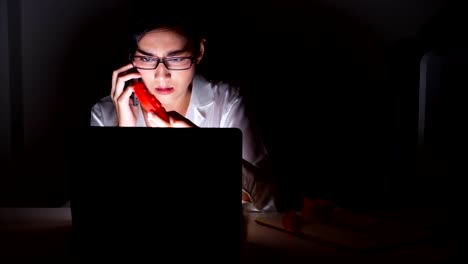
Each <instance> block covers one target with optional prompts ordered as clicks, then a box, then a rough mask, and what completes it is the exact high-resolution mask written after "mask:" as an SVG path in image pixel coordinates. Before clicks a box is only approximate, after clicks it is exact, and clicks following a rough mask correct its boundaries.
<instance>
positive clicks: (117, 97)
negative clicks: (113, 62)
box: [110, 63, 141, 126]
mask: <svg viewBox="0 0 468 264" xmlns="http://www.w3.org/2000/svg"><path fill="white" fill-rule="evenodd" d="M132 68H133V65H132V64H131V63H129V64H127V65H125V66H123V67H122V68H120V69H117V70H115V71H114V72H113V74H112V89H111V94H110V96H111V98H112V101H113V102H114V105H115V109H116V112H117V117H118V122H119V123H118V125H119V126H135V125H136V121H137V116H138V107H137V106H134V105H133V100H132V98H130V96H131V95H132V92H133V86H128V87H127V88H126V89H125V90H124V88H125V82H127V81H129V80H132V79H138V78H141V74H140V73H138V72H132V73H128V71H129V70H131V69H132Z"/></svg>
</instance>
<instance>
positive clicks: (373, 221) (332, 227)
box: [255, 209, 431, 253]
mask: <svg viewBox="0 0 468 264" xmlns="http://www.w3.org/2000/svg"><path fill="white" fill-rule="evenodd" d="M301 213H302V212H298V216H300V215H301ZM284 216H285V214H276V215H273V214H272V215H262V216H259V217H257V218H256V219H255V222H256V223H258V224H261V225H265V226H269V227H272V228H274V229H277V230H283V231H288V232H290V230H287V228H285V227H284V225H283V222H284V221H283V218H284ZM296 235H298V236H299V237H301V238H303V239H306V240H309V241H312V242H314V243H319V244H322V245H325V246H330V247H336V248H340V249H345V250H347V249H349V250H357V251H362V252H367V253H376V252H379V251H385V250H392V249H396V248H402V247H405V246H411V245H413V244H416V243H418V242H422V241H424V240H427V239H430V238H431V233H430V232H429V231H428V230H424V229H422V228H420V227H417V226H415V225H412V224H408V223H403V222H398V221H392V220H387V219H384V218H378V217H375V216H371V215H366V214H363V213H358V212H353V211H350V210H348V209H335V210H334V211H333V213H332V216H331V218H330V219H329V221H327V222H322V223H320V222H312V223H311V222H309V223H304V225H303V226H302V229H301V232H300V233H299V234H296Z"/></svg>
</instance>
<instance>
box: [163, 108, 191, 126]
mask: <svg viewBox="0 0 468 264" xmlns="http://www.w3.org/2000/svg"><path fill="white" fill-rule="evenodd" d="M167 115H168V117H169V123H170V125H171V127H182V128H184V127H196V125H195V124H194V123H192V122H191V121H190V120H188V119H187V118H185V117H184V116H182V115H181V114H179V113H178V112H176V111H169V112H167Z"/></svg>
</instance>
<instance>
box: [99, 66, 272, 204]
mask: <svg viewBox="0 0 468 264" xmlns="http://www.w3.org/2000/svg"><path fill="white" fill-rule="evenodd" d="M142 113H143V111H141V109H140V110H139V113H138V118H137V126H146V123H145V121H144V117H143V114H142ZM185 117H186V118H187V119H189V120H190V121H192V122H193V123H194V124H195V125H197V126H199V127H236V128H239V129H241V130H242V134H243V136H242V141H243V146H242V151H243V153H242V157H243V159H244V166H243V169H242V171H243V176H242V179H243V180H242V188H243V190H244V191H245V192H247V193H248V194H249V196H250V197H251V200H252V201H253V207H254V208H256V209H258V210H276V206H275V204H274V196H273V184H272V183H271V182H267V181H265V179H264V176H259V175H260V173H262V171H263V169H264V168H263V166H264V165H263V164H268V162H269V157H268V153H267V150H266V148H265V146H264V144H263V141H262V138H261V135H260V132H259V130H258V128H257V127H256V126H255V124H254V123H253V122H251V119H249V115H248V114H247V112H246V108H245V104H244V100H243V98H242V96H241V94H240V90H239V88H238V87H235V86H232V85H229V84H227V83H222V82H219V83H214V82H209V81H207V80H206V79H205V78H203V77H202V76H200V75H195V77H194V80H193V83H192V95H191V98H190V103H189V106H188V109H187V112H186V114H185ZM117 125H118V120H117V115H116V113H115V107H114V104H113V102H112V100H111V98H110V96H106V97H104V98H102V99H101V100H99V101H98V102H97V103H96V104H95V105H94V106H93V107H92V109H91V126H117ZM246 162H247V163H250V164H251V165H253V166H249V164H245V163H246ZM265 162H266V163H265ZM267 166H269V165H267ZM260 177H263V179H262V180H260V179H259V178H260ZM267 180H271V176H270V179H267Z"/></svg>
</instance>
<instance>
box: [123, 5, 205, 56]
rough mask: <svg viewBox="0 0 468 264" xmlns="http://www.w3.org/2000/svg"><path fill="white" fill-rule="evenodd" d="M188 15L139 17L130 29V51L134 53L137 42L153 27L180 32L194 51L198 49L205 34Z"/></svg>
mask: <svg viewBox="0 0 468 264" xmlns="http://www.w3.org/2000/svg"><path fill="white" fill-rule="evenodd" d="M199 26H200V25H199V24H198V23H196V21H195V20H194V19H192V18H191V16H190V15H187V14H177V15H159V14H158V15H155V16H153V17H150V18H148V17H147V18H143V19H139V20H138V21H137V22H136V23H135V24H134V26H133V28H132V29H131V35H132V36H131V44H130V53H132V54H133V53H134V52H135V51H136V49H137V47H138V42H139V41H140V40H141V38H143V36H144V35H145V34H146V33H148V32H149V31H152V30H155V29H169V30H174V31H175V32H177V33H179V34H181V35H182V36H184V37H186V38H187V39H188V42H189V45H191V46H192V48H193V51H194V52H198V51H199V50H200V41H201V40H202V39H203V38H205V35H204V34H203V32H202V31H201V30H200V28H199Z"/></svg>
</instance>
